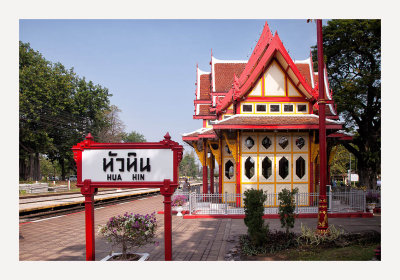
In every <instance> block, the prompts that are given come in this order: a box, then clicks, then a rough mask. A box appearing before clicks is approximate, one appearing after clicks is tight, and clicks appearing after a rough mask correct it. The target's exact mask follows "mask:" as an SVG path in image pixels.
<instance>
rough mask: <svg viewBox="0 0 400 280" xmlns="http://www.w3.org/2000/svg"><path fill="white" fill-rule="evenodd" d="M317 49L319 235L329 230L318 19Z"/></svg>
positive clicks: (322, 84) (322, 83)
mask: <svg viewBox="0 0 400 280" xmlns="http://www.w3.org/2000/svg"><path fill="white" fill-rule="evenodd" d="M317 48H318V90H319V98H318V105H319V106H318V114H319V155H320V157H319V159H320V165H319V168H320V172H319V174H320V188H319V203H318V225H317V230H318V232H319V233H321V234H324V233H326V231H327V229H328V207H327V201H326V171H327V168H326V127H325V103H326V100H325V96H324V76H325V75H324V74H325V73H324V53H323V41H322V20H320V19H317Z"/></svg>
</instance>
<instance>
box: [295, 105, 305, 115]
mask: <svg viewBox="0 0 400 280" xmlns="http://www.w3.org/2000/svg"><path fill="white" fill-rule="evenodd" d="M297 112H301V113H305V112H307V105H305V104H299V105H297Z"/></svg>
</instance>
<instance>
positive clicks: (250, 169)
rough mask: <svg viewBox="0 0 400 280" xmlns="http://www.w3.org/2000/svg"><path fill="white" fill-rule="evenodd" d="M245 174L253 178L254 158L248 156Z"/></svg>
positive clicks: (245, 163)
mask: <svg viewBox="0 0 400 280" xmlns="http://www.w3.org/2000/svg"><path fill="white" fill-rule="evenodd" d="M244 169H245V175H246V177H247V178H249V179H251V178H252V177H253V176H254V160H253V159H252V158H251V157H248V158H247V159H246V161H245V162H244Z"/></svg>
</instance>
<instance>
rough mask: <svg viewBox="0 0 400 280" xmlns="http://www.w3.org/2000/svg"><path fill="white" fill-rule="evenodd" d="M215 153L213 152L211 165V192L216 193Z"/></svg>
mask: <svg viewBox="0 0 400 280" xmlns="http://www.w3.org/2000/svg"><path fill="white" fill-rule="evenodd" d="M214 167H215V165H214V155H213V154H212V153H211V166H210V193H214Z"/></svg>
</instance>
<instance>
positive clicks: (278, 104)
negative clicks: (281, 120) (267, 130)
mask: <svg viewBox="0 0 400 280" xmlns="http://www.w3.org/2000/svg"><path fill="white" fill-rule="evenodd" d="M274 105H277V106H279V111H278V112H272V111H271V106H274ZM268 113H269V114H282V104H281V103H270V104H268Z"/></svg>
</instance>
